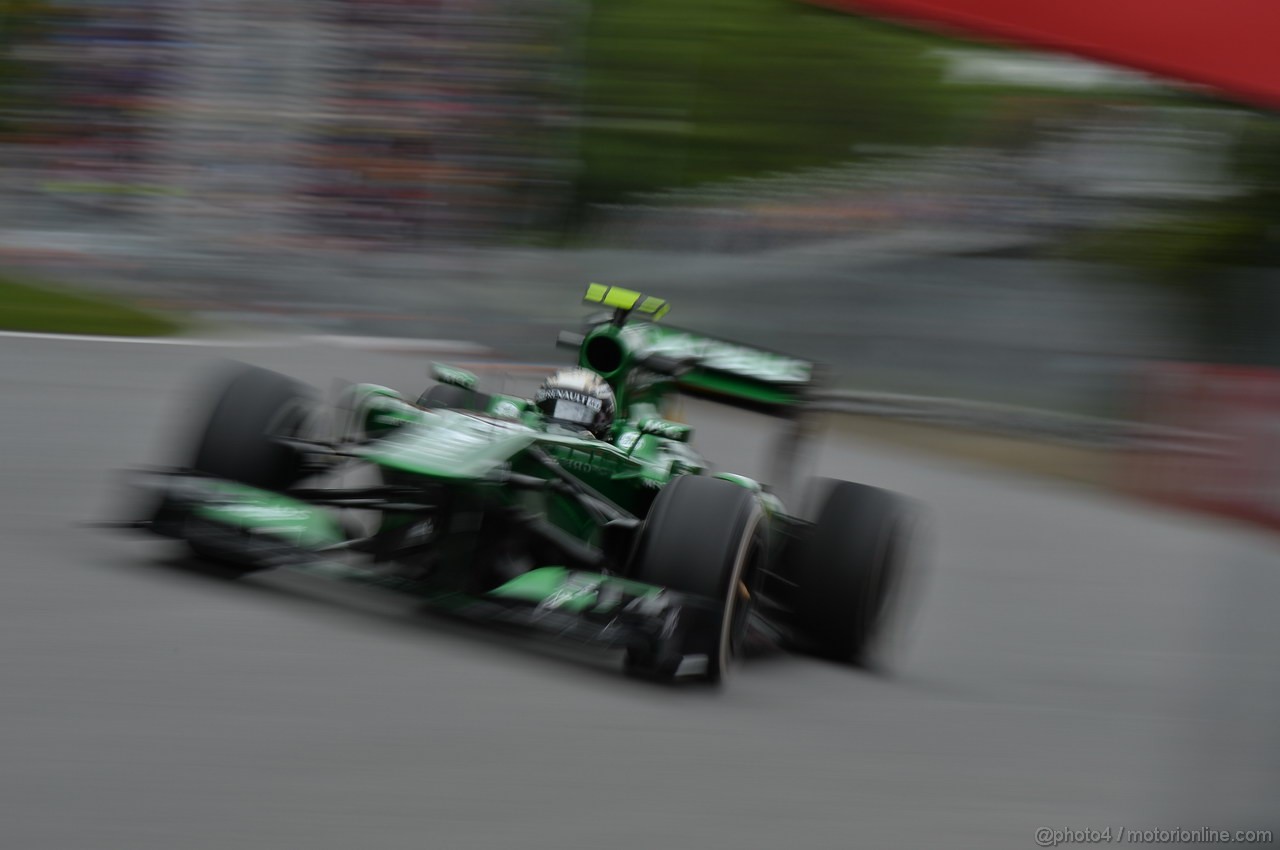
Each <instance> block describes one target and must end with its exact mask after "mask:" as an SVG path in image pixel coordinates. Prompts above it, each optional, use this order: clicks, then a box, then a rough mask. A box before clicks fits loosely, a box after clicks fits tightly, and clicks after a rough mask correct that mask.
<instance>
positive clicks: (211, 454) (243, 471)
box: [189, 364, 315, 575]
mask: <svg viewBox="0 0 1280 850" xmlns="http://www.w3.org/2000/svg"><path fill="white" fill-rule="evenodd" d="M314 412H315V396H314V393H313V392H312V391H311V389H310V388H309V387H307V386H306V385H305V384H302V383H299V382H298V381H295V380H293V379H292V378H288V377H286V376H284V375H281V374H278V373H276V372H271V371H269V370H266V369H260V368H257V367H255V366H246V365H243V364H236V365H235V366H234V367H233V368H232V370H231V371H230V373H229V374H228V375H227V376H226V377H225V378H224V380H223V382H222V384H221V386H220V387H219V388H218V390H217V391H216V392H215V393H214V396H213V402H212V405H211V406H210V410H209V415H208V418H207V419H206V420H205V423H204V425H203V427H202V428H200V429H199V430H198V432H197V433H198V436H197V439H196V441H195V445H194V447H193V450H192V454H191V458H192V459H191V462H190V467H191V469H193V470H194V471H196V472H203V473H205V474H207V475H214V476H217V477H219V478H225V479H228V480H231V481H238V482H240V483H241V484H248V485H249V486H251V487H259V488H262V489H264V490H284V489H286V488H288V487H290V486H292V485H293V484H294V483H295V482H297V481H298V479H299V478H301V477H302V476H303V475H304V474H305V469H304V467H303V457H302V455H301V453H300V452H299V451H298V450H297V449H295V448H293V447H291V446H287V445H282V444H281V443H280V442H278V441H277V440H276V439H275V438H276V437H279V436H299V435H303V434H305V433H306V432H307V429H308V428H309V427H311V425H312V424H313V419H314ZM189 546H190V548H191V551H192V552H193V553H194V554H195V555H196V556H197V557H199V558H201V559H203V560H206V561H209V562H212V563H214V564H217V565H218V567H219V568H220V571H221V572H225V573H227V574H230V575H239V574H243V573H248V572H253V571H254V570H255V569H257V568H258V567H256V566H255V565H253V564H248V563H244V562H242V561H240V560H238V559H237V558H236V557H235V555H234V554H233V553H231V552H226V551H223V550H222V549H220V548H219V547H218V546H216V545H208V544H205V543H201V542H199V541H191V542H190V543H189Z"/></svg>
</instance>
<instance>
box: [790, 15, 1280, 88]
mask: <svg viewBox="0 0 1280 850" xmlns="http://www.w3.org/2000/svg"><path fill="white" fill-rule="evenodd" d="M811 2H814V3H816V4H817V5H822V6H827V7H830V8H834V9H840V10H842V11H847V12H853V13H858V14H879V15H885V16H889V17H898V18H906V19H914V20H918V21H924V22H926V24H927V23H933V24H942V25H944V26H948V27H954V28H956V29H959V30H962V31H967V32H970V33H973V34H976V35H978V36H987V37H991V38H997V39H1001V40H1005V41H1011V42H1013V43H1015V44H1023V45H1027V46H1031V47H1039V48H1045V49H1049V50H1060V51H1066V52H1069V53H1076V54H1079V55H1081V56H1087V57H1089V58H1092V59H1098V60H1101V61H1104V62H1112V63H1115V64H1118V65H1126V66H1129V67H1133V68H1138V69H1140V70H1144V71H1150V72H1151V73H1154V74H1157V75H1159V76H1163V77H1169V78H1172V79H1181V80H1186V81H1188V82H1193V83H1200V84H1203V85H1207V86H1212V87H1213V88H1216V89H1219V90H1220V91H1222V92H1224V93H1226V94H1227V95H1228V96H1231V97H1235V98H1238V99H1240V100H1246V101H1251V102H1253V103H1256V104H1259V105H1262V106H1266V107H1270V108H1276V107H1277V106H1280V48H1278V47H1277V45H1278V44H1280V2H1276V0H1215V2H1207V0H1071V2H1051V1H1049V2H1046V0H1039V2H1037V0H811Z"/></svg>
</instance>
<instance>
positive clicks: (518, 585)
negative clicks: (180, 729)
mask: <svg viewBox="0 0 1280 850" xmlns="http://www.w3.org/2000/svg"><path fill="white" fill-rule="evenodd" d="M586 300H587V301H588V302H590V303H592V304H595V305H599V306H600V307H603V308H605V309H606V310H607V312H605V313H602V314H601V315H599V316H597V317H596V319H595V320H594V321H592V322H590V323H589V324H588V325H587V329H586V332H585V333H577V334H567V333H566V334H562V335H561V344H562V345H567V346H570V347H573V348H576V349H577V352H578V355H577V360H578V363H577V367H576V368H573V369H567V370H563V371H561V372H559V373H557V374H556V375H555V376H553V377H552V378H549V379H548V380H547V381H546V382H545V383H544V384H543V385H542V387H541V388H540V389H539V390H538V393H537V395H536V396H535V397H534V398H532V399H525V398H518V397H514V396H509V395H499V394H486V393H483V392H481V391H479V390H478V389H477V388H476V377H475V376H474V375H473V374H471V373H469V372H466V371H463V370H461V369H456V368H449V367H445V366H440V365H437V366H435V367H433V374H434V377H435V378H436V379H437V381H439V383H438V384H437V385H435V386H433V387H432V388H430V389H429V390H428V391H427V392H425V393H424V394H423V395H422V396H421V397H420V398H418V399H417V401H416V403H412V402H410V401H408V400H407V399H405V398H404V397H402V396H401V395H400V394H399V393H397V392H396V391H394V390H392V389H388V388H386V387H382V386H376V385H372V384H358V385H355V386H352V387H349V388H348V389H347V390H345V391H344V392H343V393H342V397H341V399H340V400H339V401H338V403H337V404H335V405H330V406H327V407H326V406H322V405H320V404H319V403H318V402H317V401H316V400H315V397H314V395H313V393H312V392H311V391H310V390H309V389H308V388H307V387H305V386H303V385H301V384H299V383H297V382H296V381H294V380H292V379H290V378H287V377H285V376H283V375H279V374H276V373H274V372H268V371H265V370H262V369H258V368H254V367H249V366H237V367H236V369H235V371H234V372H233V374H232V375H231V376H230V378H229V380H227V381H226V382H225V384H224V385H223V386H222V387H221V389H220V391H219V392H218V394H217V395H216V398H215V399H214V400H213V403H212V408H211V412H210V414H209V416H208V419H207V421H206V422H205V423H204V425H203V427H202V428H201V429H200V433H199V436H198V438H197V439H196V441H195V446H194V451H193V452H192V454H191V461H190V464H189V466H188V467H186V468H181V469H165V470H161V471H152V472H146V473H141V472H140V473H138V474H137V475H136V477H135V479H134V480H135V481H136V484H137V486H140V487H142V488H144V489H145V490H146V491H147V492H148V493H149V494H151V497H152V498H150V499H149V500H148V501H147V504H149V505H152V506H154V509H149V510H148V511H147V512H146V513H147V515H146V516H145V517H144V518H143V519H141V520H139V521H134V522H130V523H128V524H129V525H132V526H135V527H145V528H146V529H148V530H150V531H152V532H154V533H156V534H159V535H163V536H166V537H171V538H177V539H180V540H183V541H186V542H187V544H189V546H190V547H191V548H192V549H193V550H194V551H195V552H196V553H197V554H198V555H200V556H202V557H204V558H207V559H210V560H212V561H216V562H217V563H219V564H221V565H222V568H223V569H224V570H225V571H227V572H229V573H231V574H233V575H241V574H245V573H249V572H253V571H256V570H262V569H267V568H272V567H289V568H292V569H298V570H303V571H307V572H311V573H317V574H321V575H324V576H326V577H330V578H334V579H342V580H352V581H357V582H362V583H366V584H374V585H379V586H382V587H385V588H387V589H390V590H395V591H398V592H401V593H408V594H413V595H415V596H418V597H421V598H423V599H426V600H428V601H429V602H431V603H432V604H433V605H434V606H436V607H437V608H438V609H441V610H446V611H449V612H453V613H455V614H457V615H460V616H463V617H467V618H477V619H483V620H487V621H495V622H503V623H516V624H521V625H523V626H527V627H530V628H532V629H535V630H538V631H541V632H546V633H551V634H553V635H556V636H559V637H562V638H568V639H577V640H579V641H583V642H587V643H591V644H595V645H599V646H602V647H607V648H614V649H622V650H625V658H626V666H627V668H628V669H629V670H631V671H633V672H635V673H637V674H641V675H646V676H651V677H654V678H658V679H674V678H684V677H691V678H702V679H707V680H712V681H717V680H719V679H721V678H722V677H723V676H724V675H725V674H726V671H727V670H728V669H729V667H730V665H731V663H732V662H733V660H734V659H735V657H737V656H739V655H741V653H742V650H743V648H744V646H746V645H747V642H748V641H750V642H751V643H752V645H754V644H756V643H758V642H760V643H772V644H782V645H786V646H790V647H792V648H796V649H800V650H802V651H807V652H812V653H815V654H819V655H822V656H826V657H830V658H834V659H839V660H842V661H845V662H849V663H855V664H861V663H864V662H866V661H867V660H868V659H869V655H870V652H871V649H872V647H873V644H874V642H875V638H876V635H877V632H878V631H879V630H880V628H881V626H882V624H883V623H884V620H885V617H886V610H887V608H888V607H889V601H890V599H891V598H892V597H893V596H894V589H895V587H896V585H897V584H898V579H899V576H900V573H901V571H902V565H903V556H904V547H905V544H906V542H907V535H908V524H909V520H910V512H909V510H908V509H907V506H906V503H905V501H904V500H903V499H901V498H899V497H898V496H895V495H894V494H891V493H889V492H887V491H885V490H881V489H877V488H875V487H869V486H866V485H863V484H852V483H848V482H825V485H824V488H823V489H824V492H823V493H822V494H821V496H820V498H819V500H818V502H817V504H816V507H817V509H816V513H815V514H814V518H813V520H812V521H804V520H801V519H799V518H798V517H796V516H793V515H791V514H788V512H787V511H786V510H785V509H784V508H783V506H782V504H781V502H780V501H779V499H778V498H777V497H776V496H775V495H774V494H773V493H772V492H771V491H770V489H769V488H766V487H765V486H763V485H761V484H760V483H759V482H756V481H753V480H751V479H749V478H747V477H744V476H741V475H734V474H729V473H722V472H713V471H712V470H711V467H710V466H709V465H708V464H707V463H706V462H705V461H704V460H703V459H702V458H701V457H700V456H699V455H698V454H697V453H696V452H694V451H693V449H692V448H691V447H690V445H689V438H690V436H691V429H690V427H689V426H688V425H686V424H683V423H680V422H677V421H673V420H672V419H670V418H667V417H666V416H664V415H663V413H664V410H665V405H666V403H667V402H668V400H669V399H670V398H672V397H673V396H674V395H675V394H677V393H679V392H689V393H701V394H707V395H711V396H713V397H715V398H717V399H719V400H722V401H725V402H727V403H731V404H739V405H743V406H750V407H754V408H769V409H773V410H775V411H780V412H787V411H794V410H797V409H800V407H801V406H802V405H803V404H804V400H805V393H806V390H807V389H808V388H809V387H810V385H811V383H812V376H813V364H811V363H808V362H806V361H803V360H799V359H796V358H793V357H787V356H784V355H780V354H773V353H769V352H765V351H760V350H757V349H753V348H749V347H746V346H742V345H737V344H734V343H728V342H723V341H720V340H714V339H710V338H707V337H704V336H700V335H695V334H692V333H688V332H686V331H681V330H676V329H672V328H668V327H666V326H663V325H659V324H657V321H658V320H659V319H661V318H662V316H663V315H664V314H665V313H666V312H667V305H666V303H665V302H664V301H662V300H661V299H658V298H653V297H647V296H644V295H641V294H640V293H637V292H633V291H630V290H625V289H621V288H618V287H606V286H602V285H599V284H592V285H591V286H590V287H589V289H588V291H587V298H586ZM323 424H327V425H328V433H327V434H324V435H323V436H322V435H321V431H322V430H323V428H322V425H323ZM356 467H364V468H366V469H368V470H370V472H371V473H372V474H371V475H369V477H370V479H371V481H373V483H370V484H368V485H366V486H360V487H351V486H339V484H338V483H337V482H335V480H334V479H336V478H338V477H339V474H345V473H347V472H348V471H351V470H352V469H353V468H356ZM367 512H375V515H376V518H377V519H376V522H375V523H374V524H373V525H372V528H361V526H360V523H359V522H357V521H356V519H355V518H356V517H358V516H366V517H367V516H368V514H367ZM366 524H367V523H366Z"/></svg>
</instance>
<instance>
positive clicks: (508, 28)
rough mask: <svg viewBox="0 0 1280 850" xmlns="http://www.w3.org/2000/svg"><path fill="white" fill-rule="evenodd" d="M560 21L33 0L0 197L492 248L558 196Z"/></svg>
mask: <svg viewBox="0 0 1280 850" xmlns="http://www.w3.org/2000/svg"><path fill="white" fill-rule="evenodd" d="M565 12H566V9H565V8H564V7H562V6H560V5H559V4H557V2H555V0H547V2H544V3H533V4H513V3H509V2H502V0H270V2H265V3H250V2H246V0H231V2H220V3H216V4H204V3H182V2H177V0H77V2H56V3H49V4H48V5H47V6H46V7H44V9H43V11H42V14H41V17H42V21H41V27H40V30H39V37H38V38H33V39H31V40H30V42H29V43H26V44H22V45H19V48H18V51H17V53H18V57H19V59H20V61H21V62H23V63H25V64H26V66H27V67H28V68H29V69H30V70H31V71H32V73H31V79H32V82H31V84H30V86H29V90H28V92H27V94H28V95H30V97H31V101H30V102H34V103H38V105H39V108H38V109H27V110H25V114H24V111H23V110H22V109H21V108H20V107H19V108H11V109H9V110H7V111H9V112H10V113H15V112H16V113H18V115H19V119H20V120H19V121H18V125H19V126H18V128H17V133H16V134H14V135H12V136H11V138H10V140H9V142H8V143H7V144H6V150H7V152H8V154H7V156H6V158H5V159H6V164H8V165H10V166H11V167H10V168H9V169H7V172H8V174H7V175H6V186H7V187H8V188H10V189H11V190H22V191H26V192H28V193H38V194H41V195H43V196H46V197H54V198H57V199H58V201H59V202H61V203H66V204H68V205H71V206H74V207H83V208H88V209H99V210H108V211H110V212H111V213H112V214H113V215H122V214H123V215H132V216H144V217H148V216H149V217H151V218H152V219H153V220H155V221H156V222H158V223H162V224H167V225H169V226H175V225H176V222H178V221H179V220H180V221H182V222H183V223H186V224H189V225H190V226H193V227H206V228H209V229H210V231H211V232H215V233H216V232H218V230H219V226H220V223H221V224H222V225H224V226H225V224H226V222H227V220H228V219H229V218H235V219H236V225H235V226H236V228H237V229H239V230H242V231H246V232H256V233H257V234H259V235H264V236H265V235H269V236H270V237H271V238H276V239H282V238H284V239H287V238H296V237H300V236H307V235H330V236H340V237H342V238H344V239H348V240H352V241H356V242H359V241H372V242H375V243H376V242H395V241H399V240H403V239H406V238H410V239H419V238H424V237H431V238H436V239H458V238H460V239H467V240H475V239H479V240H483V239H485V238H491V237H493V236H494V235H496V234H501V233H502V232H503V231H505V230H509V229H510V228H513V227H518V226H522V225H527V224H529V223H531V222H536V220H537V218H538V217H539V216H541V215H546V214H548V213H550V214H554V213H555V211H556V209H557V204H558V203H559V202H560V201H561V199H562V196H563V184H564V179H565V172H566V167H565V165H564V163H563V156H564V151H565V144H564V141H563V139H562V137H563V136H564V135H565V133H567V132H568V131H567V129H566V128H567V127H568V126H569V125H570V123H571V122H569V121H567V120H566V117H567V116H566V114H565V110H566V108H567V105H568V104H570V103H571V100H570V99H568V98H566V97H565V96H564V95H563V92H564V91H565V90H566V88H567V87H569V86H571V84H572V77H571V74H570V73H569V71H568V67H567V66H566V64H565V62H564V56H565V52H566V51H567V50H571V49H572V40H571V39H569V40H566V38H565V34H566V31H569V30H567V29H566V27H569V28H570V29H571V25H572V23H573V21H572V20H571V19H569V20H566V18H565ZM12 166H19V167H12ZM15 184H19V185H15ZM177 213H181V215H175V214H177Z"/></svg>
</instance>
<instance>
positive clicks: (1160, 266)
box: [1076, 104, 1280, 366]
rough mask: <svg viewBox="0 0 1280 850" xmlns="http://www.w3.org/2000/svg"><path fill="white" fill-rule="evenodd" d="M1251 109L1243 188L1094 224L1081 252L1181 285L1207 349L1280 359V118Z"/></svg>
mask: <svg viewBox="0 0 1280 850" xmlns="http://www.w3.org/2000/svg"><path fill="white" fill-rule="evenodd" d="M1219 106H1220V107H1221V108H1226V107H1225V105H1221V104H1219ZM1245 114H1246V116H1247V117H1246V120H1245V122H1244V124H1243V126H1242V129H1241V131H1240V132H1239V134H1238V136H1237V138H1236V139H1235V144H1234V149H1233V150H1232V151H1231V162H1232V168H1231V171H1232V173H1231V177H1232V178H1233V179H1234V180H1235V181H1236V183H1237V191H1236V192H1234V193H1232V194H1228V195H1226V196H1224V197H1221V198H1217V199H1214V200H1208V201H1185V202H1182V203H1180V204H1177V205H1176V206H1169V207H1166V208H1165V209H1162V210H1158V211H1154V212H1153V214H1150V215H1148V216H1147V217H1145V218H1144V219H1142V220H1141V221H1139V222H1138V223H1135V224H1133V225H1129V226H1123V227H1113V228H1109V229H1107V230H1105V231H1100V232H1097V233H1094V234H1093V235H1092V236H1091V237H1089V238H1087V239H1086V240H1085V241H1084V242H1083V243H1082V245H1081V246H1079V249H1078V251H1077V252H1076V253H1077V255H1078V256H1082V257H1083V258H1085V259H1096V260H1102V261H1104V262H1110V263H1113V264H1116V265H1119V266H1122V267H1125V268H1128V269H1130V270H1131V271H1134V272H1136V273H1138V274H1139V275H1141V276H1143V277H1144V278H1146V279H1148V280H1151V281H1153V282H1155V283H1158V284H1161V285H1164V286H1167V287H1172V288H1174V289H1175V290H1177V291H1179V292H1181V293H1182V294H1183V296H1184V297H1185V298H1186V299H1187V302H1188V305H1189V306H1190V309H1191V319H1192V321H1193V323H1194V327H1193V330H1194V331H1195V332H1196V333H1197V334H1198V335H1199V340H1198V342H1199V343H1200V345H1201V354H1202V355H1203V356H1204V357H1206V358H1208V359H1212V360H1223V361H1231V362H1243V363H1260V364H1267V365H1274V366H1280V336H1278V335H1277V334H1276V333H1275V332H1274V328H1275V323H1276V321H1277V320H1280V155H1278V154H1280V117H1277V116H1275V115H1273V114H1267V113H1261V112H1253V111H1245Z"/></svg>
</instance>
